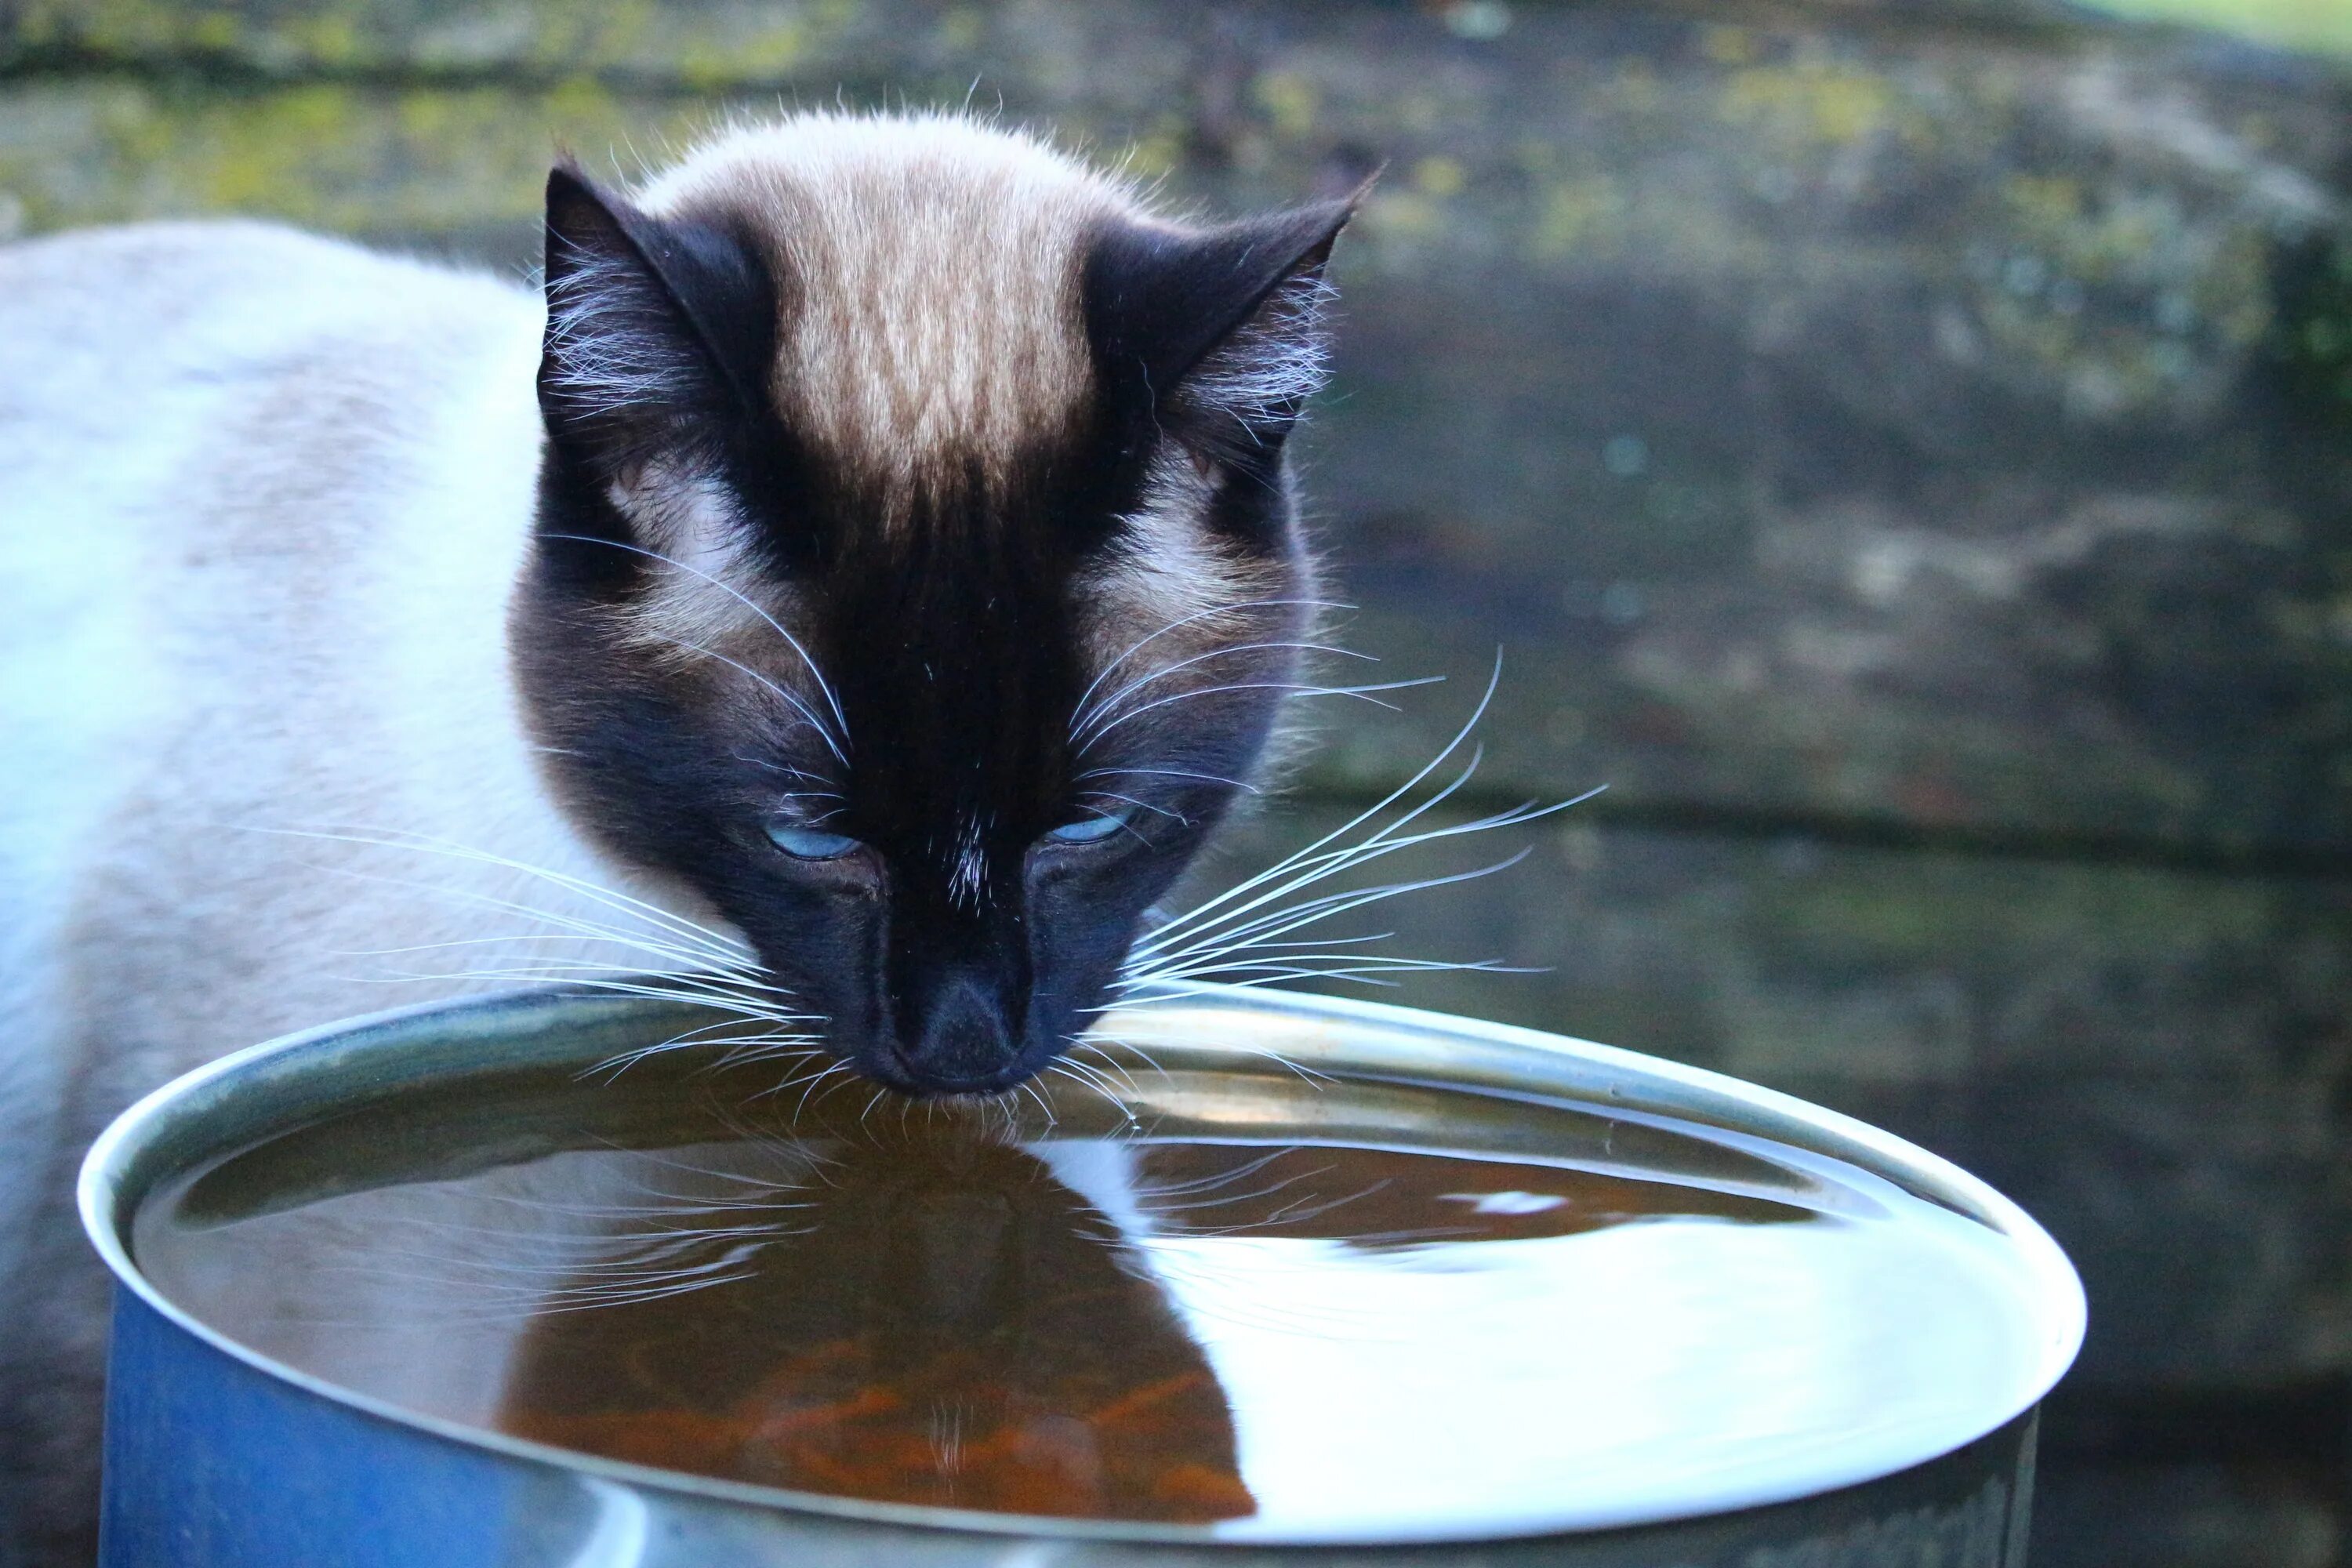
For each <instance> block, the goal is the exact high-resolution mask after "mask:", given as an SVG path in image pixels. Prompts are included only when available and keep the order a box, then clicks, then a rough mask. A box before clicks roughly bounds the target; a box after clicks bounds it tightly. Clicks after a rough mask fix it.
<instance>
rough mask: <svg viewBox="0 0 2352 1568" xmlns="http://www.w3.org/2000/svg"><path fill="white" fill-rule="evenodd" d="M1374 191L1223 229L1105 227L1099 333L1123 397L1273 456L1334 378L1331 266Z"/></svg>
mask: <svg viewBox="0 0 2352 1568" xmlns="http://www.w3.org/2000/svg"><path fill="white" fill-rule="evenodd" d="M1362 195H1363V192H1362V191H1361V190H1360V191H1358V192H1357V193H1356V194H1355V195H1351V196H1349V197H1347V198H1346V199H1344V200H1340V201H1334V202H1322V203H1318V204H1317V205H1313V206H1308V207H1300V208H1297V209H1295V210H1293V211H1290V212H1281V213H1274V214H1270V215H1268V216H1264V217H1257V218H1249V219H1244V220H1243V221H1242V222H1239V223H1232V224H1225V225H1221V226H1218V227H1215V228H1211V229H1204V230H1191V229H1178V228H1172V227H1165V226H1157V225H1152V226H1139V225H1125V224H1122V225H1118V226H1114V227H1110V228H1108V229H1106V230H1105V231H1103V232H1102V233H1100V234H1098V235H1097V237H1095V240H1094V243H1093V246H1092V247H1091V248H1090V250H1089V251H1088V253H1087V268H1086V281H1085V297H1086V313H1087V336H1088V339H1089V341H1090V343H1091V346H1092V348H1093V352H1094V358H1095V363H1096V365H1097V371H1098V374H1101V375H1102V376H1103V377H1104V379H1105V382H1106V384H1107V387H1108V390H1109V391H1110V393H1111V394H1112V395H1113V396H1114V398H1116V399H1118V400H1119V401H1121V402H1123V403H1126V404H1128V405H1129V406H1130V407H1131V408H1134V409H1137V410H1139V411H1140V412H1141V413H1142V414H1143V415H1144V416H1146V417H1148V418H1149V420H1150V422H1151V423H1153V424H1155V425H1158V426H1161V427H1163V428H1165V427H1168V426H1170V424H1171V421H1173V422H1174V423H1175V425H1176V426H1177V427H1178V433H1179V434H1180V435H1181V437H1183V438H1184V439H1185V440H1187V441H1188V442H1189V443H1191V444H1192V445H1193V446H1194V447H1196V448H1199V449H1202V451H1203V452H1204V454H1205V455H1208V456H1212V457H1218V458H1225V459H1227V460H1229V461H1233V462H1236V463H1240V464H1243V465H1245V466H1246V465H1252V464H1257V463H1263V462H1270V461H1271V460H1272V459H1273V458H1275V457H1276V455H1277V454H1278V453H1279V451H1280V448H1281V445H1282V442H1283V439H1284V437H1286V436H1287V435H1288V434H1289V431H1290V428H1291V426H1292V425H1293V424H1294V423H1296V421H1297V417H1298V415H1299V413H1300V411H1301V409H1302V408H1304V406H1305V405H1306V402H1307V398H1308V397H1309V396H1310V395H1313V393H1314V392H1315V391H1316V389H1317V388H1318V387H1319V386H1321V385H1322V384H1323V378H1324V359H1325V353H1326V333H1325V325H1324V317H1325V311H1326V307H1327V305H1328V301H1329V300H1330V297H1331V292H1332V290H1331V289H1330V286H1329V285H1328V283H1326V282H1325V281H1324V279H1323V273H1324V269H1325V267H1326V266H1327V264H1328V262H1329V260H1330V257H1331V247H1332V244H1333V242H1334V241H1335V240H1337V239H1338V238H1339V231H1340V229H1342V228H1343V227H1345V226H1347V223H1348V220H1349V218H1350V217H1352V216H1354V215H1355V210H1356V205H1357V203H1358V202H1359V200H1360V198H1361V197H1362Z"/></svg>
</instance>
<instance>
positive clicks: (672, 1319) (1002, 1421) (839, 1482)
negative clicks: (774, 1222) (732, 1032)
mask: <svg viewBox="0 0 2352 1568" xmlns="http://www.w3.org/2000/svg"><path fill="white" fill-rule="evenodd" d="M818 1152H821V1154H822V1155H823V1163H822V1164H821V1165H820V1166H819V1167H818V1174H817V1177H816V1180H815V1181H814V1183H813V1184H811V1185H810V1186H808V1187H807V1188H805V1189H804V1190H803V1192H802V1193H801V1194H798V1195H799V1196H801V1197H803V1199H805V1200H806V1201H807V1202H808V1204H809V1205H810V1206H809V1207H808V1208H807V1209H806V1210H804V1211H803V1212H802V1213H801V1214H800V1215H797V1216H796V1226H797V1228H798V1230H799V1234H797V1235H793V1236H790V1237H782V1238H780V1239H779V1240H777V1241H776V1242H774V1243H773V1244H772V1245H771V1246H769V1247H766V1248H764V1249H763V1250H762V1252H761V1255H760V1258H759V1260H758V1267H757V1268H756V1269H753V1270H751V1271H748V1272H747V1273H746V1275H745V1276H744V1277H742V1278H740V1279H733V1280H730V1281H729V1282H728V1283H725V1284H721V1285H717V1286H713V1287H711V1288H709V1289H697V1290H692V1291H688V1292H684V1293H679V1294H675V1295H668V1296H662V1297H657V1298H656V1299H653V1300H635V1301H629V1302H626V1303H625V1304H620V1305H614V1306H609V1307H602V1308H599V1309H598V1310H593V1311H580V1312H564V1313H558V1314H553V1315H550V1316H547V1317H544V1318H541V1319H539V1320H538V1321H535V1322H534V1323H533V1324H532V1325H531V1326H530V1329H529V1330H528V1331H527V1332H526V1334H525V1337H524V1340H523V1342H522V1343H521V1344H520V1346H519V1347H518V1351H517V1356H516V1360H515V1362H514V1363H513V1370H512V1372H511V1373H510V1375H509V1379H508V1383H507V1389H506V1395H505V1408H504V1409H503V1410H502V1411H501V1413H500V1415H499V1426H503V1427H505V1428H506V1429H508V1430H509V1431H512V1432H516V1433H518V1434H520V1435H522V1436H531V1437H537V1438H540V1439H541V1440H544V1441H547V1442H551V1443H556V1444H560V1445H562V1446H563V1447H572V1448H581V1449H586V1450H589V1451H592V1452H595V1453H601V1454H604V1455H608V1456H610V1457H613V1458H623V1459H630V1460H635V1461H639V1462H642V1463H646V1464H653V1465H659V1466H664V1467H667V1468H680V1469H688V1470H694V1471H698V1472H701V1473H704V1474H709V1475H717V1476H724V1477H728V1478H731V1479H740V1480H746V1481H753V1482H760V1483H764V1484H769V1485H775V1486H782V1487H791V1488H797V1489H805V1490H814V1491H822V1492H831V1493H837V1494H843V1495H849V1496H856V1497H861V1498H872V1499H882V1500H891V1501H898V1502H909V1503H927V1504H938V1505H945V1506H952V1507H961V1508H974V1509H988V1510H1003V1511H1011V1512H1019V1513H1030V1514H1052V1515H1063V1516H1074V1517H1090V1518H1118V1519H1130V1520H1150V1521H1171V1522H1207V1521H1213V1520H1219V1519H1229V1518H1233V1517H1235V1516H1238V1515H1243V1514H1247V1513H1250V1512H1252V1511H1254V1510H1255V1503H1254V1501H1253V1500H1252V1498H1251V1496H1250V1493H1249V1490H1248V1489H1247V1487H1246V1486H1244V1483H1243V1481H1242V1479H1241V1478H1240V1475H1239V1473H1238V1471H1237V1468H1236V1464H1235V1455H1234V1424H1233V1419H1232V1415H1231V1413H1230V1410H1229V1408H1228V1405H1227V1402H1226V1399H1225V1396H1224V1394H1223V1390H1222V1389H1221V1388H1220V1387H1219V1385H1218V1383H1217V1381H1216V1378H1215V1375H1214V1374H1213V1373H1212V1372H1211V1370H1210V1368H1209V1365H1208V1363H1207V1362H1206V1360H1205V1359H1204V1358H1203V1357H1202V1353H1201V1351H1200V1349H1199V1347H1198V1346H1196V1345H1195V1344H1194V1343H1193V1342H1192V1339H1191V1338H1190V1337H1189V1336H1188V1335H1187V1333H1186V1332H1185V1330H1184V1328H1183V1327H1182V1325H1181V1322H1180V1321H1179V1319H1178V1318H1177V1317H1176V1315H1175V1314H1174V1312H1173V1311H1172V1310H1171V1309H1170V1307H1169V1305H1168V1303H1167V1302H1166V1300H1164V1299H1163V1297H1162V1295H1161V1293H1160V1289H1159V1288H1158V1287H1157V1286H1156V1285H1154V1284H1153V1283H1151V1282H1150V1273H1149V1271H1148V1270H1147V1269H1145V1268H1141V1267H1139V1266H1138V1265H1137V1263H1136V1261H1135V1259H1134V1258H1132V1257H1131V1256H1129V1253H1128V1251H1127V1248H1126V1245H1125V1243H1124V1242H1123V1241H1122V1240H1121V1239H1120V1237H1118V1232H1117V1230H1116V1229H1115V1227H1114V1226H1112V1225H1111V1223H1110V1222H1109V1221H1108V1219H1106V1218H1105V1217H1104V1216H1103V1215H1101V1214H1100V1213H1099V1212H1097V1210H1096V1209H1094V1208H1093V1207H1091V1206H1089V1205H1087V1202H1086V1201H1085V1200H1084V1199H1083V1198H1081V1197H1080V1196H1078V1194H1076V1193H1075V1192H1073V1191H1072V1190H1071V1189H1070V1188H1069V1187H1067V1186H1065V1185H1064V1184H1061V1183H1060V1182H1059V1181H1057V1180H1056V1179H1055V1176H1054V1174H1053V1173H1052V1172H1051V1171H1050V1170H1049V1169H1048V1168H1047V1167H1046V1165H1045V1163H1042V1162H1041V1161H1039V1160H1038V1159H1036V1158H1035V1157H1034V1156H1033V1155H1031V1154H1028V1153H1026V1152H1023V1151H1022V1150H1020V1149H1017V1148H1013V1147H1008V1146H1006V1145H1004V1144H1003V1143H1001V1142H992V1141H991V1140H989V1139H987V1138H985V1137H983V1136H982V1135H980V1134H979V1133H978V1132H977V1131H974V1130H972V1129H970V1128H967V1127H963V1126H960V1125H959V1126H950V1127H934V1128H928V1129H915V1130H911V1131H907V1132H904V1133H900V1134H894V1135H891V1136H888V1137H886V1138H883V1139H880V1140H879V1141H872V1140H845V1141H842V1142H835V1143H831V1144H829V1145H826V1146H824V1147H823V1148H822V1149H821V1150H820V1151H818Z"/></svg>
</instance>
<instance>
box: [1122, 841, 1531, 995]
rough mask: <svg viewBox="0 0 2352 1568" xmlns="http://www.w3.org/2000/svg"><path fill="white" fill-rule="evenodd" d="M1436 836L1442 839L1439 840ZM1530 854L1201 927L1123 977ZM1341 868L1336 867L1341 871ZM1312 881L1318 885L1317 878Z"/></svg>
mask: <svg viewBox="0 0 2352 1568" xmlns="http://www.w3.org/2000/svg"><path fill="white" fill-rule="evenodd" d="M1437 837H1448V836H1445V835H1440V836H1437ZM1398 847H1399V848H1406V847H1412V846H1410V845H1401V846H1398ZM1532 853H1534V851H1533V850H1532V849H1526V848H1523V849H1520V850H1517V851H1516V852H1515V853H1513V854H1510V855H1507V856H1505V857H1504V858H1502V859H1500V860H1496V861H1493V862H1491V863H1489V864H1487V865H1485V866H1478V867H1474V868H1471V869H1469V870H1466V871H1455V872H1452V873H1449V874H1447V875H1444V876H1438V877H1421V878H1415V879H1411V880H1408V881H1402V882H1387V883H1382V884H1381V885H1379V886H1377V887H1371V888H1351V889H1343V890H1341V891H1339V892H1336V893H1326V894H1324V895H1322V896H1321V897H1319V898H1314V899H1308V900H1303V901H1301V902H1299V903H1296V904H1290V905H1286V906H1284V907H1282V908H1280V909H1277V910H1274V911H1272V912H1271V913H1268V914H1265V915H1261V916H1259V917H1257V918H1256V919H1255V920H1253V921H1248V922H1247V923H1246V924H1244V925H1240V926H1236V927H1233V928H1231V929H1221V928H1219V927H1215V926H1209V927H1202V928H1199V929H1198V930H1196V931H1194V933H1193V935H1194V938H1195V940H1193V941H1191V942H1185V943H1183V944H1181V945H1179V946H1175V947H1167V948H1160V949H1155V950H1150V951H1148V952H1144V953H1142V954H1139V955H1138V956H1137V957H1136V958H1135V959H1133V960H1131V961H1130V963H1129V971H1128V972H1129V973H1131V974H1135V975H1139V976H1140V975H1150V974H1154V973H1160V972H1161V971H1162V970H1163V969H1165V968H1167V967H1169V966H1171V965H1173V964H1177V963H1184V962H1187V961H1188V960H1190V959H1192V958H1193V957H1195V956H1198V955H1200V954H1202V953H1207V952H1234V951H1240V950H1243V949H1244V948H1247V947H1251V946H1255V945H1258V944H1260V943H1264V942H1272V941H1274V940H1275V939H1276V938H1280V937H1286V936H1287V935H1288V934H1289V933H1290V932H1292V931H1301V930H1304V929H1306V928H1307V927H1309V926H1314V925H1319V924H1321V923H1322V922H1323V921H1327V920H1330V919H1333V918H1334V917H1336V916H1339V915H1343V914H1349V913H1352V912H1354V911H1355V910H1360V909H1362V908H1364V907H1365V906H1367V905H1369V904H1376V903H1383V902H1386V901H1387V900H1390V899H1393V898H1398V897H1401V896H1402V895H1403V894H1406V893H1419V892H1426V891H1428V890H1429V889H1433V888H1445V887H1452V886H1454V885H1455V884H1458V883H1462V882H1475V881H1476V880H1478V879H1481V878H1484V877H1491V876H1493V875H1494V874H1495V873H1496V872H1497V871H1507V870H1509V869H1510V868H1512V867H1514V866H1516V865H1517V864H1518V863H1519V862H1520V861H1522V860H1525V859H1526V858H1528V856H1529V855H1530V854H1532ZM1360 863H1361V862H1357V864H1360ZM1341 869H1347V868H1341ZM1318 880H1319V879H1318Z"/></svg>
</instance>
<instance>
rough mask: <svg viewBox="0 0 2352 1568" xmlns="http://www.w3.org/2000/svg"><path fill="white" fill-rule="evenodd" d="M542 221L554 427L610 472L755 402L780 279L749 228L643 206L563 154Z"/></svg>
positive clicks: (544, 380) (545, 349)
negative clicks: (770, 271) (768, 271)
mask: <svg viewBox="0 0 2352 1568" xmlns="http://www.w3.org/2000/svg"><path fill="white" fill-rule="evenodd" d="M546 232H547V264H546V280H547V281H546V287H547V332H546V337H545V339H544V342H543V344H542V351H541V359H540V370H539V400H540V407H541V411H542V413H543V414H544V415H545V416H546V420H547V426H548V432H549V434H550V436H551V437H553V438H554V439H555V440H557V441H558V442H561V443H564V444H567V445H570V446H572V447H574V448H575V449H576V450H578V451H579V452H580V453H581V455H583V456H585V457H588V458H591V459H592V460H594V461H596V462H597V463H598V466H600V467H602V468H604V469H605V470H606V471H607V472H612V471H616V470H618V469H621V468H626V467H628V466H629V465H630V464H631V463H633V462H636V461H642V460H643V459H645V458H648V457H651V456H653V455H655V453H656V451H658V450H660V449H663V448H667V447H676V446H677V445H680V444H691V443H693V442H694V441H696V440H697V439H698V438H699V437H707V436H709V435H710V434H711V433H712V432H713V431H714V430H716V429H718V428H719V427H722V426H724V425H725V424H726V423H727V422H728V421H730V419H737V418H740V417H741V416H744V415H745V414H748V413H750V412H751V410H752V409H753V408H754V407H756V406H757V400H758V397H759V387H760V384H761V382H760V378H761V376H762V375H763V374H765V366H766V365H767V363H768V362H769V361H770V359H771V358H772V355H773V352H774V339H775V330H776V328H775V321H776V313H775V307H774V290H773V288H772V285H771V283H770V280H769V279H768V278H767V277H766V275H765V272H764V270H763V268H761V264H760V261H759V259H758V258H757V257H756V256H755V255H754V254H753V253H752V252H751V248H750V247H748V246H747V245H745V244H744V243H743V242H742V241H741V240H740V238H738V237H736V236H734V235H731V234H729V233H726V232H724V231H723V230H721V229H719V228H718V227H716V226H712V225H709V224H703V223H696V222H690V221H679V220H674V219H665V218H659V217H656V216H652V215H650V214H647V213H645V212H642V211H640V210H639V209H637V208H636V207H635V206H634V205H631V204H630V203H629V202H628V201H626V200H625V198H623V197H621V196H619V195H615V194H614V193H612V192H609V191H606V190H604V189H602V188H600V187H599V186H598V185H597V184H595V183H594V182H593V181H592V180H590V179H589V178H588V177H587V176H586V175H585V174H581V173H580V172H579V170H577V169H576V168H573V167H571V166H570V165H568V164H559V165H558V166H557V167H556V168H555V169H553V170H552V171H551V172H550V173H549V174H548V176H547V231H546Z"/></svg>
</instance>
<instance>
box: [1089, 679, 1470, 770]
mask: <svg viewBox="0 0 2352 1568" xmlns="http://www.w3.org/2000/svg"><path fill="white" fill-rule="evenodd" d="M1444 679H1445V677H1444V676H1442V675H1426V676H1423V677H1422V678H1420V679H1417V680H1383V681H1380V682H1378V683H1376V684H1373V685H1369V686H1317V685H1315V684H1313V683H1312V682H1309V681H1302V680H1232V681H1226V682H1224V683H1223V684H1222V685H1217V686H1196V687H1194V688H1192V689H1191V690H1188V691H1179V692H1176V693H1174V694H1173V695H1171V696H1168V697H1158V698H1154V699H1153V700H1150V701H1149V702H1146V703H1143V704H1141V705H1140V706H1139V707H1134V708H1130V709H1129V710H1127V711H1126V712H1124V713H1121V714H1120V715H1118V717H1117V718H1115V719H1112V720H1110V721H1108V722H1107V723H1104V724H1102V725H1100V726H1098V727H1097V729H1096V730H1095V731H1094V733H1092V734H1091V735H1088V736H1087V739H1086V741H1085V742H1084V743H1083V744H1081V745H1080V746H1079V747H1078V748H1077V753H1078V755H1080V756H1084V755H1085V754H1086V753H1087V752H1088V751H1089V750H1091V749H1092V748H1093V747H1094V746H1095V745H1096V744H1097V742H1100V741H1101V740H1102V739H1103V738H1104V737H1105V736H1107V735H1108V734H1109V733H1110V732H1111V731H1113V730H1116V729H1118V727H1119V726H1120V725H1122V724H1129V723H1133V722H1134V721H1136V720H1138V719H1140V718H1142V717H1143V716H1144V715H1145V714H1147V713H1151V712H1156V711H1158V710H1160V709H1162V708H1168V707H1172V706H1173V705H1175V704H1176V703H1179V702H1190V701H1192V700H1195V699H1198V698H1202V697H1216V696H1219V695H1222V694H1223V693H1225V692H1231V691H1278V692H1280V693H1282V694H1283V695H1284V696H1285V697H1291V698H1297V697H1352V698H1355V699H1356V700H1358V701H1360V702H1369V703H1370V704H1371V705H1372V706H1373V707H1375V708H1385V709H1387V710H1389V711H1390V712H1391V713H1395V712H1399V711H1402V710H1400V709H1399V708H1398V707H1397V705H1396V704H1395V703H1393V702H1383V701H1382V700H1381V699H1380V698H1378V697H1377V696H1374V695H1373V693H1375V692H1381V691H1403V690H1406V689H1410V688H1412V687H1415V686H1434V685H1436V684H1437V683H1438V682H1440V681H1442V680H1444Z"/></svg>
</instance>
